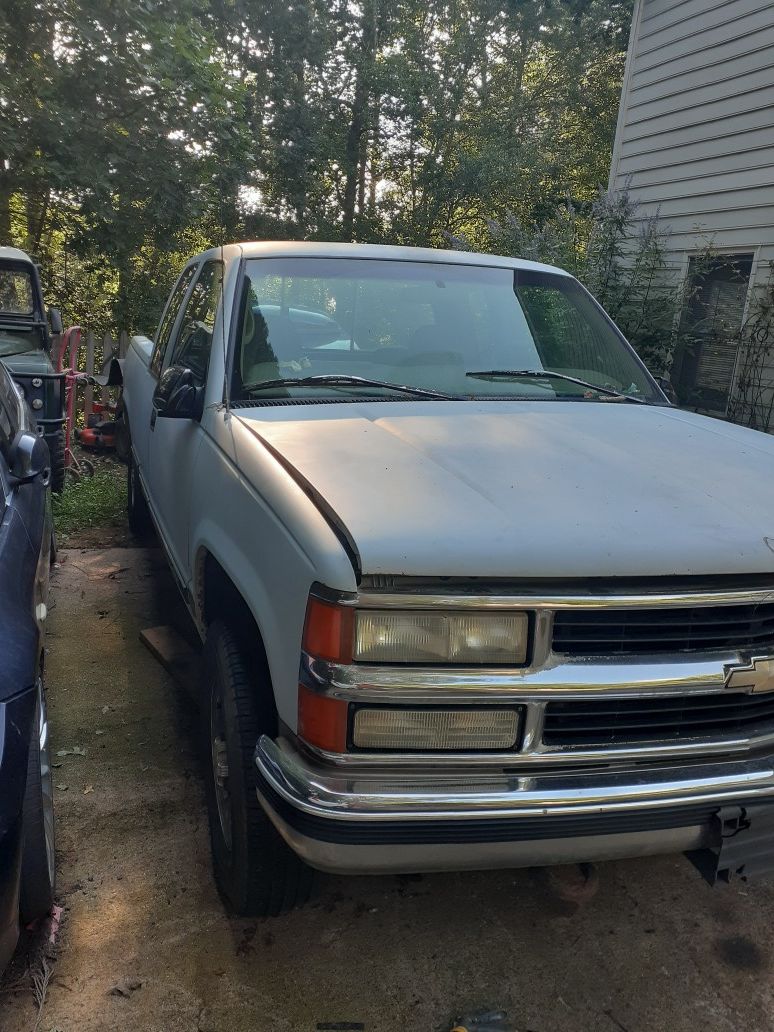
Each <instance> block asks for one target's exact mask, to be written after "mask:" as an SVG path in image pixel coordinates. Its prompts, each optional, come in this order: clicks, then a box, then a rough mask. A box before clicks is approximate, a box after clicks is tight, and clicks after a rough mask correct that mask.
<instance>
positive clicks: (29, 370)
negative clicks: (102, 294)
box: [0, 247, 65, 491]
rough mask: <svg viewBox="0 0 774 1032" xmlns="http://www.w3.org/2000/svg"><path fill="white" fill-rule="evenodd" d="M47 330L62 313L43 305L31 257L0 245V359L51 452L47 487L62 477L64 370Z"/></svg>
mask: <svg viewBox="0 0 774 1032" xmlns="http://www.w3.org/2000/svg"><path fill="white" fill-rule="evenodd" d="M51 332H53V333H61V332H62V316H61V314H60V313H59V311H58V310H57V309H56V308H52V309H49V310H48V312H47V311H46V308H45V306H44V304H43V292H42V290H41V286H40V276H39V275H38V269H37V266H36V265H35V263H34V262H33V260H32V259H31V258H30V256H29V255H28V254H25V253H24V251H20V250H19V249H18V248H16V247H0V360H1V361H2V362H3V363H4V364H5V366H6V367H7V368H8V369H10V371H11V375H12V376H13V378H14V379H15V380H16V382H17V383H18V384H19V386H20V387H21V389H22V392H23V393H24V396H25V398H26V399H27V401H28V402H29V405H30V408H31V409H32V412H33V414H34V416H35V420H36V422H37V425H38V429H39V432H40V433H41V434H42V435H43V436H44V437H45V439H46V443H47V444H48V450H49V453H50V455H51V487H52V489H53V490H54V491H61V490H62V488H63V487H64V478H65V444H64V429H63V425H64V374H63V373H58V372H57V371H56V370H55V369H54V364H53V362H52V360H51Z"/></svg>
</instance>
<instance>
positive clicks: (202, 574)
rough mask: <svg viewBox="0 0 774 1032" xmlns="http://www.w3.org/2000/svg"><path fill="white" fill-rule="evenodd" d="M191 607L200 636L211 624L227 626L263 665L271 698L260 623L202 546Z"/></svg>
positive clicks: (221, 565) (271, 684)
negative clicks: (217, 621)
mask: <svg viewBox="0 0 774 1032" xmlns="http://www.w3.org/2000/svg"><path fill="white" fill-rule="evenodd" d="M194 604H195V610H196V622H197V624H198V627H199V633H200V634H201V635H202V637H204V636H205V635H206V633H207V628H208V627H209V625H210V624H212V623H213V622H214V621H216V620H222V621H223V622H224V623H227V624H228V625H229V627H230V628H231V629H232V630H233V631H234V633H235V634H236V635H237V638H238V640H239V642H240V645H241V646H242V647H243V648H244V649H245V651H246V652H247V653H248V654H249V655H252V657H253V659H254V660H258V661H259V662H261V663H262V664H264V665H265V672H266V676H267V678H268V684H269V689H270V692H271V695H272V696H274V687H273V684H274V682H273V679H272V675H271V664H270V662H269V656H268V652H267V649H266V644H265V642H266V639H265V635H264V631H263V629H262V627H261V623H260V621H259V619H258V618H257V617H256V615H255V613H254V612H253V609H252V607H251V606H250V604H249V603H248V601H247V598H246V597H245V592H243V590H242V589H241V588H240V587H239V586H238V585H237V583H236V582H235V580H234V578H233V577H232V576H231V574H230V573H229V572H228V571H227V570H226V568H225V567H224V566H223V564H222V563H221V562H220V560H219V559H218V558H217V557H216V556H215V555H214V554H213V553H212V552H211V551H210V550H209V549H208V548H205V547H202V548H201V549H200V550H199V552H198V554H197V557H196V569H195V594H194ZM275 707H276V699H275Z"/></svg>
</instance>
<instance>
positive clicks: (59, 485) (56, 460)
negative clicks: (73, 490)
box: [47, 430, 66, 494]
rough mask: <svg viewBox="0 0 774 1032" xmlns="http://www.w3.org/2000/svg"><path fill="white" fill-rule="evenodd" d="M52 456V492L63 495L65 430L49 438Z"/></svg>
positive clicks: (49, 448)
mask: <svg viewBox="0 0 774 1032" xmlns="http://www.w3.org/2000/svg"><path fill="white" fill-rule="evenodd" d="M47 441H48V450H49V453H50V455H51V490H52V491H54V492H55V493H56V494H61V493H62V491H63V490H64V486H65V472H66V470H65V435H64V430H58V431H57V433H56V434H55V435H54V436H52V437H48V438H47Z"/></svg>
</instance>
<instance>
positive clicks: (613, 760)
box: [123, 243, 774, 914]
mask: <svg viewBox="0 0 774 1032" xmlns="http://www.w3.org/2000/svg"><path fill="white" fill-rule="evenodd" d="M329 345H334V346H329ZM123 375H124V396H123V404H124V411H123V418H124V419H125V420H126V423H125V424H124V427H123V432H124V435H126V434H127V433H128V434H129V435H130V439H129V440H128V441H125V443H124V446H125V447H126V448H128V455H129V466H128V480H129V517H130V520H131V524H132V526H133V527H134V528H135V529H138V530H139V529H142V528H143V527H144V526H147V525H148V522H149V520H151V519H152V522H153V523H154V524H155V526H156V528H157V529H158V532H159V535H160V537H161V541H162V543H163V545H164V547H165V549H166V551H167V554H168V556H169V561H170V565H171V567H172V570H173V572H174V575H175V577H176V579H177V581H178V583H179V585H180V589H181V591H182V593H183V596H184V597H185V599H186V601H187V603H188V605H189V607H190V610H191V612H192V614H193V617H194V619H195V621H196V624H197V626H198V628H199V631H200V633H201V636H202V638H203V641H204V662H203V667H204V671H205V673H204V677H203V688H202V704H201V721H202V741H203V743H204V745H205V753H206V756H207V758H208V774H207V797H208V807H209V816H210V828H211V837H212V850H213V857H214V866H215V874H216V879H217V882H218V885H219V887H220V890H221V893H222V895H223V896H224V898H225V899H226V901H227V902H228V904H229V906H230V907H231V908H232V909H233V910H235V911H236V912H238V913H242V914H248V913H262V914H267V913H269V914H274V913H278V912H279V911H281V910H282V909H283V908H285V907H288V906H290V905H292V904H293V903H294V902H296V901H298V900H300V899H302V898H303V897H304V896H305V894H306V893H307V891H308V886H309V868H308V866H307V865H311V866H312V867H317V868H322V869H325V870H330V871H338V872H358V873H361V872H385V871H429V870H444V869H459V868H493V867H517V866H524V865H533V864H553V863H564V862H570V861H581V860H584V861H590V860H596V859H600V858H612V857H620V856H633V855H647V854H655V853H668V852H675V851H681V850H704V852H703V853H702V854H701V855H702V856H703V857H704V859H708V861H709V869H708V876H709V877H711V878H714V877H715V876H716V875H717V873H718V872H719V871H723V870H728V869H729V868H730V867H733V869H734V870H736V869H738V868H739V867H745V865H747V866H746V870H748V871H749V870H750V869H752V868H753V867H754V866H755V865H754V864H753V863H752V857H753V855H754V854H755V852H756V850H757V851H758V856H759V859H760V858H761V857H763V858H764V859H765V858H766V857H767V856H768V859H769V861H770V859H771V856H772V852H773V850H772V840H771V837H770V834H769V833H768V832H767V830H766V829H767V823H766V822H767V820H768V821H769V822H770V821H771V814H772V812H774V811H772V803H774V766H772V759H773V754H772V744H771V743H772V740H773V739H772V733H773V732H774V594H772V589H773V588H774V441H773V440H772V439H771V438H770V437H767V436H764V435H763V434H759V433H755V432H753V431H749V430H745V429H742V428H740V427H738V426H732V425H728V424H725V423H721V422H718V421H715V420H712V419H709V418H703V417H701V416H698V415H694V414H692V413H688V412H682V411H679V410H678V409H676V408H674V407H672V406H671V405H670V404H669V402H668V401H667V398H666V397H665V395H664V393H663V392H662V390H661V389H660V387H659V386H658V385H657V384H656V383H655V381H654V380H653V379H652V377H651V376H650V374H649V373H648V372H647V370H646V369H645V367H644V366H643V365H642V363H641V362H640V361H639V359H638V358H637V356H636V355H635V353H634V352H633V350H632V349H631V348H630V346H629V345H628V344H627V342H626V341H625V340H624V338H623V337H622V336H621V334H620V332H619V331H618V330H617V329H616V327H615V326H614V324H613V323H612V322H611V321H610V319H609V318H608V317H607V316H606V315H605V313H604V312H603V311H602V309H601V308H600V307H599V305H598V304H597V303H596V302H595V301H594V300H593V299H592V297H591V296H590V295H589V294H588V293H587V291H586V290H584V288H583V287H582V286H581V285H580V284H579V283H578V282H577V281H576V280H575V279H573V278H572V277H571V276H569V275H567V274H566V273H564V272H562V271H561V270H559V269H555V268H550V267H548V266H544V265H538V264H534V263H530V262H525V261H517V260H512V259H508V258H498V257H492V256H489V255H477V254H469V253H456V252H454V253H452V252H443V251H432V250H417V249H411V248H391V247H372V246H355V245H334V244H330V245H328V244H299V243H285V244H283V243H272V244H244V245H232V246H228V247H225V248H222V249H218V250H212V251H208V252H206V253H205V254H203V255H200V256H199V257H197V258H195V259H193V260H192V261H191V262H190V263H189V264H188V265H187V267H186V268H185V269H184V271H183V272H182V274H181V276H180V278H179V280H178V281H177V283H176V285H175V287H174V289H173V290H172V293H171V295H170V298H169V301H168V302H167V305H166V308H165V310H164V313H163V316H162V319H161V323H160V326H159V329H158V332H157V334H156V338H155V340H154V341H151V340H149V339H146V338H144V337H136V338H134V340H133V341H132V343H131V347H130V350H129V354H128V357H127V359H126V362H125V366H124V370H123ZM732 826H733V827H734V828H735V829H739V831H738V834H737V835H736V836H735V837H734V838H733V840H732V839H724V838H723V832H722V829H723V828H726V829H728V828H729V827H732ZM768 827H771V824H770V823H769V824H768ZM731 842H733V846H734V853H733V855H732V856H729V851H728V846H729V843H731ZM724 843H725V845H724ZM762 843H763V846H764V847H765V848H761V844H762ZM713 850H714V853H713V852H712V851H713ZM708 851H709V852H708Z"/></svg>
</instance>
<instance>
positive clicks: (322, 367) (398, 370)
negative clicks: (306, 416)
mask: <svg viewBox="0 0 774 1032" xmlns="http://www.w3.org/2000/svg"><path fill="white" fill-rule="evenodd" d="M238 318H239V320H240V323H239V326H238V333H237V346H236V352H235V356H234V368H233V382H232V397H234V398H248V397H254V398H261V399H264V398H296V397H299V398H300V397H305V398H309V397H310V396H311V397H338V398H341V397H344V396H354V397H363V396H365V395H370V396H380V397H381V396H384V397H389V396H395V397H397V394H396V393H395V392H394V391H391V390H390V388H389V386H388V385H389V384H390V383H391V384H400V385H403V386H408V387H416V388H422V389H424V390H428V391H436V392H439V393H443V394H445V395H452V396H454V397H461V398H471V397H473V398H486V397H489V398H491V397H497V398H504V397H505V398H509V397H514V398H533V399H546V400H557V399H560V400H565V399H566V400H602V399H603V398H604V397H607V398H608V400H609V399H610V398H611V396H612V395H613V394H614V393H619V394H623V395H625V396H630V397H632V398H636V399H638V400H640V401H653V402H661V401H663V399H662V398H661V396H660V394H659V393H658V390H657V388H656V387H655V385H654V383H653V381H652V380H651V378H650V376H649V375H648V373H647V372H646V371H645V368H644V366H643V365H642V363H641V362H640V361H639V359H638V358H637V357H636V356H635V354H634V352H633V351H632V350H631V348H630V347H629V346H628V345H627V344H626V343H625V342H624V340H623V339H622V338H621V337H620V335H619V334H618V333H617V332H616V330H615V329H614V327H613V326H612V325H611V324H610V322H609V321H608V319H607V318H606V316H605V315H604V313H603V312H602V310H601V309H600V307H599V306H598V305H597V304H596V302H595V301H593V300H592V298H591V297H590V296H589V294H588V293H587V292H586V291H585V290H584V289H583V288H582V287H581V286H580V284H579V283H578V282H577V281H576V280H574V279H572V278H571V277H569V276H563V275H560V274H556V273H547V272H542V271H540V270H521V269H519V270H514V269H512V268H504V267H489V266H475V265H463V264H449V263H441V262H439V263H429V262H403V261H384V260H370V259H350V258H276V259H275V258H266V259H251V260H249V261H248V262H247V264H246V273H245V279H244V286H243V292H242V297H241V306H240V309H239V316H238ZM523 370H531V371H540V370H547V371H551V372H556V373H562V374H565V376H567V377H568V379H561V378H559V377H548V376H547V377H539V376H538V377H535V376H531V377H527V376H518V375H514V376H508V375H507V373H508V371H523ZM478 371H496V372H497V373H498V375H488V376H483V377H478V376H471V375H469V374H470V373H475V372H478ZM315 377H321V378H325V379H328V378H335V377H340V378H341V382H340V383H335V382H333V383H331V382H328V383H325V382H320V381H319V380H315V379H314V378H315ZM346 377H352V378H353V380H354V378H355V377H360V378H363V379H367V380H369V381H384V383H385V386H384V387H379V386H374V384H373V382H371V383H370V384H358V383H356V382H349V383H346V382H344V378H346ZM310 378H311V382H310ZM573 379H577V380H582V381H585V383H583V384H579V383H574V382H573ZM276 380H285V381H291V380H306V381H307V382H305V383H300V382H299V383H292V382H286V383H277V384H269V383H267V381H276ZM263 384H265V386H262V385H263ZM590 385H591V386H590ZM593 386H598V387H599V388H600V391H599V393H598V392H597V391H595V390H593ZM602 389H606V392H607V393H606V394H603V392H602ZM403 396H404V397H406V396H407V395H405V394H404V395H403Z"/></svg>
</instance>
